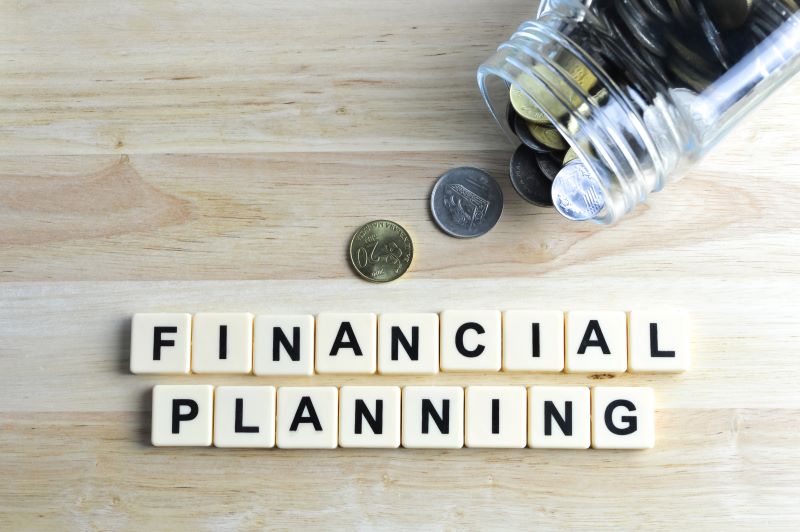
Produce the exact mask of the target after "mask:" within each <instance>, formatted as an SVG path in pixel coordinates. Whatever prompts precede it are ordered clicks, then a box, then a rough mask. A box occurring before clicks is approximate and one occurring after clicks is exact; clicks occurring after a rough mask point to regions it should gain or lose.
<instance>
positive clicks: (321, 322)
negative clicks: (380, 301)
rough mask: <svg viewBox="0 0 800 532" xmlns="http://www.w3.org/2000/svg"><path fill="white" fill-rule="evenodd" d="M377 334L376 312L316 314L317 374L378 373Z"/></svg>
mask: <svg viewBox="0 0 800 532" xmlns="http://www.w3.org/2000/svg"><path fill="white" fill-rule="evenodd" d="M377 335H378V325H377V318H376V316H375V314H371V313H350V314H346V313H344V314H340V313H336V312H326V313H322V314H319V315H317V347H316V368H317V373H344V374H355V373H375V371H376V369H377V357H376V347H377Z"/></svg>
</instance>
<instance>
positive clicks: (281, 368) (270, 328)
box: [253, 314, 314, 376]
mask: <svg viewBox="0 0 800 532" xmlns="http://www.w3.org/2000/svg"><path fill="white" fill-rule="evenodd" d="M253 330H254V340H253V341H254V344H253V373H255V374H256V375H266V376H272V375H313V374H314V316H311V315H302V314H301V315H272V314H260V315H258V316H256V319H255V322H254V326H253ZM276 358H277V360H276Z"/></svg>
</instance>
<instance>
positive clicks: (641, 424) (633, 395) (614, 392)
mask: <svg viewBox="0 0 800 532" xmlns="http://www.w3.org/2000/svg"><path fill="white" fill-rule="evenodd" d="M654 445H655V405H654V399H653V389H652V388H644V387H642V388H638V387H611V386H597V387H596V388H592V447H594V448H595V449H650V448H652V447H653V446H654Z"/></svg>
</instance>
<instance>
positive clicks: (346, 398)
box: [339, 386, 400, 449]
mask: <svg viewBox="0 0 800 532" xmlns="http://www.w3.org/2000/svg"><path fill="white" fill-rule="evenodd" d="M339 445H340V446H342V447H363V448H389V449H391V448H396V447H400V387H399V386H342V388H341V389H340V390H339Z"/></svg>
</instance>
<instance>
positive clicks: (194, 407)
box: [151, 384, 214, 447]
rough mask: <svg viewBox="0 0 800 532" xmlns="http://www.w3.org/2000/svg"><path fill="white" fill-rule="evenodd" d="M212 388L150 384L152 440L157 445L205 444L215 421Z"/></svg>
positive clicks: (204, 445) (201, 445)
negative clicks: (151, 386) (151, 394)
mask: <svg viewBox="0 0 800 532" xmlns="http://www.w3.org/2000/svg"><path fill="white" fill-rule="evenodd" d="M213 412H214V387H213V386H210V385H204V384H190V385H177V384H157V385H155V386H153V413H152V424H151V441H152V443H153V445H155V446H156V447H165V446H180V447H187V446H189V447H192V446H193V447H207V446H209V445H211V437H212V432H213V420H214V414H213Z"/></svg>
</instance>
